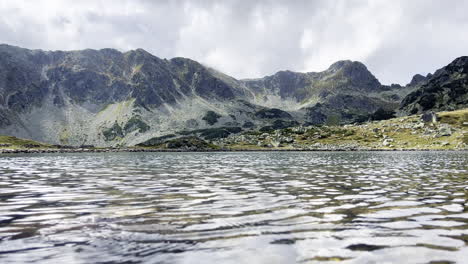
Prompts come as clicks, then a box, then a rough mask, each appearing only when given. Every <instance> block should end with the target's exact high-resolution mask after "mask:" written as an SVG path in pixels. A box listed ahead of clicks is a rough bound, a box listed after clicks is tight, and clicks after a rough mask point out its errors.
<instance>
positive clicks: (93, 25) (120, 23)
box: [0, 0, 468, 84]
mask: <svg viewBox="0 0 468 264" xmlns="http://www.w3.org/2000/svg"><path fill="white" fill-rule="evenodd" d="M467 12H468V1H447V0H439V1H430V0H411V1H408V0H385V1H378V0H368V1H365V0H356V1H352V0H337V1H331V0H330V1H328V0H324V1H266V0H265V1H260V0H259V1H253V0H252V1H248V0H244V1H229V0H225V1H194V0H186V1H183V0H181V1H150V0H146V1H145V0H128V1H126V0H122V1H119V0H109V1H97V0H89V1H87V0H80V1H77V0H73V1H67V0H48V1H46V0H34V1H21V0H11V1H10V0H0V42H1V43H7V44H11V45H17V46H21V47H26V48H39V49H45V50H73V49H84V48H95V49H99V48H108V47H110V48H116V49H118V50H121V51H127V50H130V49H136V48H143V49H145V50H147V51H149V52H151V53H152V54H154V55H156V56H158V57H162V58H172V57H176V56H182V57H188V58H192V59H194V60H197V61H199V62H201V63H203V64H205V65H208V66H211V67H213V68H216V69H218V70H220V71H222V72H224V73H227V74H229V75H232V76H234V77H237V78H253V77H261V76H264V75H271V74H273V73H275V72H276V71H279V70H286V69H287V70H293V71H321V70H324V69H326V68H328V66H329V65H330V64H332V63H333V62H335V61H337V60H343V59H350V60H358V61H361V62H363V63H365V64H366V65H367V67H368V68H369V69H370V70H371V71H372V72H373V73H374V74H375V75H376V77H377V78H378V79H379V80H380V81H381V82H382V83H385V84H390V83H401V84H406V83H408V82H409V80H410V79H411V77H412V76H413V75H414V74H416V73H422V74H426V73H428V72H433V71H434V70H436V69H438V68H440V67H442V66H445V65H446V64H448V63H450V62H451V61H452V60H453V59H455V58H456V57H459V56H462V55H468V15H467Z"/></svg>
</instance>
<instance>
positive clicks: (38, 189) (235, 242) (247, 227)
mask: <svg viewBox="0 0 468 264" xmlns="http://www.w3.org/2000/svg"><path fill="white" fill-rule="evenodd" d="M467 154H468V153H467V152H435V153H429V152H412V153H410V152H388V153H384V152H352V153H344V152H333V153H332V152H293V153H290V152H271V153H265V152H263V153H136V154H135V153H112V154H105V153H101V154H62V155H59V154H41V155H5V156H1V157H0V262H1V263H24V262H32V263H67V262H68V263H99V262H101V263H104V262H106V263H108V262H109V263H110V262H115V263H140V262H144V263H236V264H240V263H268V264H270V263H320V262H326V263H330V262H333V261H341V263H431V262H432V263H436V262H437V261H439V262H440V263H453V262H455V263H462V262H463V261H466V257H467V256H468V246H467V243H468V209H467V208H468V203H467V198H468V173H467V169H468V155H467ZM439 262H438V263H439Z"/></svg>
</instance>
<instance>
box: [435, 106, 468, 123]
mask: <svg viewBox="0 0 468 264" xmlns="http://www.w3.org/2000/svg"><path fill="white" fill-rule="evenodd" d="M438 117H439V121H440V122H441V123H447V124H450V125H452V126H456V127H462V126H463V122H468V108H466V109H461V110H457V111H451V112H440V113H438Z"/></svg>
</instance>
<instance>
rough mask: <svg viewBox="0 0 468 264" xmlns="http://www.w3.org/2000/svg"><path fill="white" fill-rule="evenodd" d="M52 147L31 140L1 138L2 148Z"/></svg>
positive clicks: (0, 146) (10, 137)
mask: <svg viewBox="0 0 468 264" xmlns="http://www.w3.org/2000/svg"><path fill="white" fill-rule="evenodd" d="M50 147H52V146H51V145H48V144H44V143H40V142H37V141H34V140H30V139H22V138H17V137H12V136H0V148H8V149H18V148H50Z"/></svg>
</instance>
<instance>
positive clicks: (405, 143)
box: [0, 108, 468, 150]
mask: <svg viewBox="0 0 468 264" xmlns="http://www.w3.org/2000/svg"><path fill="white" fill-rule="evenodd" d="M438 116H439V122H438V123H437V124H425V125H424V127H422V128H414V127H415V125H417V124H420V123H421V121H420V116H419V115H416V116H407V117H399V118H393V119H389V120H384V121H376V122H369V123H365V124H362V125H346V126H336V127H311V128H308V129H307V131H306V132H304V133H295V132H292V131H291V129H282V130H280V132H281V134H282V135H284V136H287V137H292V138H294V140H295V143H294V144H283V146H281V147H278V148H266V147H259V146H257V145H256V144H247V143H245V142H237V143H231V144H225V145H224V146H223V147H227V148H230V149H245V150H272V149H293V148H297V147H295V146H294V145H296V146H297V145H302V146H311V145H313V144H317V143H319V144H321V145H334V146H340V145H354V146H359V147H362V148H369V149H395V148H396V149H400V148H401V149H455V148H456V146H459V145H460V144H462V143H464V144H467V145H468V126H467V125H466V123H467V122H468V108H467V109H462V110H458V111H451V112H440V113H438ZM464 123H465V125H464ZM440 124H449V125H450V126H451V128H452V135H450V136H441V137H434V135H435V134H436V132H435V131H437V130H438V128H439V126H440ZM428 130H429V131H432V133H426V134H425V132H427V131H428ZM250 133H251V134H257V135H260V134H262V133H260V132H253V133H252V132H250ZM245 134H248V133H245ZM272 134H273V133H271V135H272ZM384 137H388V138H391V139H393V141H392V142H391V143H390V144H391V146H383V145H382V142H383V140H384ZM178 140H180V139H172V141H171V142H172V143H175V142H176V141H178ZM263 142H264V143H268V140H267V141H263ZM189 143H190V144H189V145H190V146H192V147H195V148H196V147H203V148H204V149H218V148H219V147H218V146H215V145H212V144H209V143H208V142H198V141H197V142H195V143H194V142H189ZM202 143H203V144H202ZM200 144H202V145H203V146H202V145H200ZM51 147H52V146H51V145H48V144H44V143H40V142H36V141H33V140H28V139H21V138H16V137H12V136H0V149H26V148H27V149H35V148H37V149H39V148H51ZM155 147H156V148H166V142H165V143H161V144H159V145H157V146H153V148H155Z"/></svg>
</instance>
